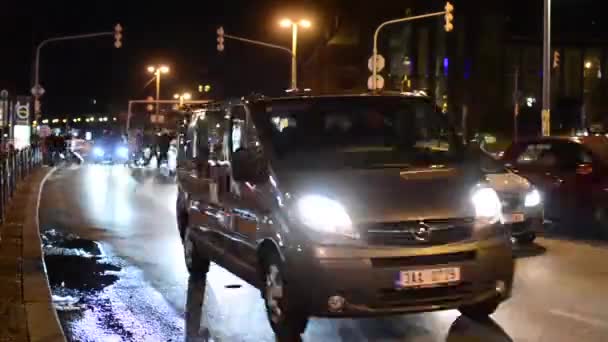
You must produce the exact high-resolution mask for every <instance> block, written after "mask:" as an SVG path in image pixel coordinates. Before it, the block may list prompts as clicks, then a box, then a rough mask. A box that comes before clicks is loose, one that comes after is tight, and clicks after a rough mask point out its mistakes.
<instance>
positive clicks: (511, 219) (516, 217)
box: [505, 213, 526, 223]
mask: <svg viewBox="0 0 608 342" xmlns="http://www.w3.org/2000/svg"><path fill="white" fill-rule="evenodd" d="M505 217H506V220H505V221H506V223H519V222H524V221H525V220H526V215H524V214H522V213H513V214H510V215H509V214H507V215H505Z"/></svg>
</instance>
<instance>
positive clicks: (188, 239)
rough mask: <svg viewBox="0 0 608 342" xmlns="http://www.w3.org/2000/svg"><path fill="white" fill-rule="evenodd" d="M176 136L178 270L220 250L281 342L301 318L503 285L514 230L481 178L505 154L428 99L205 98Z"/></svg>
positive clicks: (460, 305)
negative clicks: (458, 131) (491, 152)
mask: <svg viewBox="0 0 608 342" xmlns="http://www.w3.org/2000/svg"><path fill="white" fill-rule="evenodd" d="M216 123H217V124H216ZM183 134H184V135H185V139H179V140H180V142H182V145H181V146H180V148H179V151H180V156H179V160H178V170H177V174H178V184H179V192H178V200H177V221H178V228H179V230H180V235H181V236H182V237H183V241H184V252H185V260H186V265H187V268H188V270H189V271H190V273H191V274H193V275H201V274H204V273H205V272H207V270H208V268H209V263H210V261H213V262H216V263H217V264H219V265H220V266H222V267H225V268H226V269H228V270H229V271H231V272H233V273H234V274H236V275H238V276H239V277H241V278H243V279H245V280H246V281H248V282H250V283H251V284H253V285H254V286H256V287H258V288H259V289H260V291H261V294H262V296H263V298H264V299H265V304H266V310H267V314H268V319H269V321H270V325H271V326H272V328H273V330H274V332H275V333H276V335H277V336H278V338H279V339H290V338H294V336H297V335H299V334H301V333H302V332H303V331H304V329H305V327H306V324H307V321H308V318H309V317H310V316H324V317H356V316H370V315H372V316H374V315H386V314H400V313H411V312H421V311H434V310H443V309H459V310H460V311H461V312H462V313H463V314H465V315H468V316H470V317H474V318H479V317H485V316H487V315H489V314H491V313H493V312H494V311H495V310H496V308H497V306H498V305H499V304H500V303H501V302H502V301H504V300H506V299H507V298H509V296H510V294H511V287H512V281H513V272H514V262H513V256H512V250H511V241H510V235H509V233H508V229H506V228H505V226H504V225H503V224H502V223H501V218H502V210H501V203H500V199H499V197H498V195H497V193H496V191H495V190H493V189H492V187H491V186H490V185H489V183H488V182H487V180H486V172H495V171H496V170H492V168H491V166H492V165H498V166H497V167H500V164H498V163H496V161H495V160H493V159H491V158H489V157H488V156H487V155H485V154H483V153H481V151H479V149H470V150H469V149H467V148H465V146H464V145H463V144H462V143H461V142H460V139H459V138H457V137H456V135H455V134H454V131H453V130H452V127H450V126H449V125H448V123H447V120H446V119H445V117H444V116H443V115H442V114H440V113H437V112H435V111H434V109H433V106H432V102H431V101H430V100H429V99H428V98H425V97H420V96H418V97H415V96H402V95H352V96H319V97H295V96H294V97H288V98H279V99H269V98H258V99H249V100H247V101H244V102H238V103H231V104H224V105H220V104H216V105H214V106H211V107H209V109H208V110H207V111H203V112H202V114H199V115H194V116H193V118H192V120H191V121H190V124H189V125H188V128H187V131H185V132H183ZM219 137H221V138H219ZM209 142H214V143H213V144H210V143H209ZM182 151H183V153H182ZM482 164H484V165H485V166H484V167H482V166H481V165H482ZM488 168H490V170H487V169H488ZM484 169H485V170H486V171H485V172H484Z"/></svg>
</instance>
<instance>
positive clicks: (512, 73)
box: [302, 0, 608, 135]
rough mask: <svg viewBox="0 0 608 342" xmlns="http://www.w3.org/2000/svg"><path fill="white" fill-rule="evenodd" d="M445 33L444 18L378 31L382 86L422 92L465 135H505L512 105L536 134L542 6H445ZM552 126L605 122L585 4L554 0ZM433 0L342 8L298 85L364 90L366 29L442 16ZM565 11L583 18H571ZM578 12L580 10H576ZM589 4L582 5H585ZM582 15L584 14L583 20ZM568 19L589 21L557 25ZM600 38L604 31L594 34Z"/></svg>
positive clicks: (600, 47) (522, 124)
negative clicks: (448, 21)
mask: <svg viewBox="0 0 608 342" xmlns="http://www.w3.org/2000/svg"><path fill="white" fill-rule="evenodd" d="M452 3H453V4H454V7H455V12H454V16H455V19H454V30H453V31H452V32H449V33H448V32H445V30H444V27H443V25H444V18H443V16H440V17H437V18H432V19H423V20H419V21H412V22H408V23H402V24H395V25H392V26H387V27H385V28H384V29H382V31H381V32H380V35H379V40H378V41H379V45H378V46H379V48H378V50H379V53H380V54H382V55H383V56H384V57H385V59H386V67H385V69H384V70H382V72H381V75H382V76H383V77H384V79H385V81H386V82H385V89H390V90H403V91H407V90H412V89H416V90H425V91H426V92H427V93H429V94H430V95H432V96H433V98H434V99H435V101H436V104H437V105H438V106H439V107H440V108H442V109H443V110H444V111H446V112H449V113H450V115H452V116H453V117H454V119H455V120H457V121H458V122H461V123H462V128H463V130H466V131H467V133H468V134H472V132H476V131H491V132H495V133H499V134H500V133H502V134H504V135H512V134H513V132H514V130H515V128H514V126H515V120H514V117H515V115H514V114H515V105H516V103H517V105H518V109H519V110H518V113H519V116H518V120H517V122H518V127H519V131H520V133H521V134H522V135H529V134H538V132H540V109H541V107H540V106H541V99H542V96H541V86H542V20H543V17H542V1H539V3H538V4H531V3H530V2H529V1H509V2H507V1H493V2H488V1H486V2H482V1H473V0H453V1H452ZM554 4H555V7H554V11H555V14H554V18H555V21H554V29H553V49H552V57H553V58H552V59H553V60H552V63H554V65H553V67H552V82H551V85H552V87H551V94H552V127H553V129H554V131H555V132H559V131H562V130H568V129H570V128H572V127H574V126H589V125H590V124H592V123H597V122H602V121H604V120H605V118H606V117H607V116H608V107H607V101H606V100H605V99H608V96H606V95H608V84H607V81H606V80H605V76H606V75H604V74H603V68H604V67H605V65H606V63H608V59H607V57H608V49H607V48H606V46H607V44H606V43H608V36H606V37H602V34H601V32H605V31H603V28H604V27H606V25H605V24H603V23H600V22H596V21H595V19H593V18H592V17H590V16H589V15H588V13H589V8H591V7H592V3H591V2H586V1H585V0H582V1H579V2H578V5H577V4H574V5H572V3H571V2H570V1H566V0H562V1H561V2H560V1H559V0H556V1H554ZM444 5H445V3H444V2H442V1H431V2H429V1H418V0H411V1H399V2H396V1H383V2H382V5H378V6H376V7H375V8H374V9H373V10H370V7H369V4H356V3H352V4H349V6H348V7H347V8H343V9H342V12H339V13H338V14H336V17H335V20H334V21H333V22H332V23H329V25H330V26H331V27H332V29H333V34H332V35H331V37H330V38H329V39H327V41H326V42H324V44H323V45H322V46H321V47H320V48H318V49H316V50H315V51H314V52H313V53H312V54H311V56H310V57H309V58H308V60H307V61H306V62H305V63H304V65H303V66H302V69H303V70H302V71H303V73H302V74H303V81H304V85H305V87H310V88H312V89H313V91H316V92H320V93H335V92H345V91H346V92H364V91H366V90H367V79H368V77H369V76H370V71H369V70H368V69H367V60H368V58H369V57H370V56H371V51H372V37H373V33H374V30H375V28H376V27H377V26H378V25H379V24H380V23H381V22H383V21H385V20H389V19H394V18H399V17H406V16H411V15H418V14H424V13H430V12H437V11H442V10H443V6H444ZM571 6H577V7H576V8H578V9H579V10H581V11H582V13H583V16H576V18H570V15H569V14H570V12H571V8H572V7H571ZM581 6H582V7H583V8H580V7H581ZM585 6H588V8H585ZM584 13H587V14H584ZM572 20H577V21H581V22H585V23H586V22H591V21H593V24H592V25H587V26H585V25H574V24H572V25H570V26H568V25H565V24H563V23H565V22H566V23H570V21H572ZM603 36H605V35H603Z"/></svg>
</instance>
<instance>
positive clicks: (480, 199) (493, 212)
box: [471, 187, 502, 224]
mask: <svg viewBox="0 0 608 342" xmlns="http://www.w3.org/2000/svg"><path fill="white" fill-rule="evenodd" d="M471 201H472V202H473V206H474V207H475V217H476V218H477V219H478V220H482V221H484V222H487V223H490V224H493V223H496V222H498V221H500V220H501V219H502V203H500V199H499V198H498V194H497V193H496V191H494V189H492V188H488V187H480V188H478V189H476V190H474V191H473V194H472V196H471Z"/></svg>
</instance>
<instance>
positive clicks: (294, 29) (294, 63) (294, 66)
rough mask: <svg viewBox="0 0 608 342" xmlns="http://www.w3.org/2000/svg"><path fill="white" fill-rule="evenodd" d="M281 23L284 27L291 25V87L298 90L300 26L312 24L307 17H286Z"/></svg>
mask: <svg viewBox="0 0 608 342" xmlns="http://www.w3.org/2000/svg"><path fill="white" fill-rule="evenodd" d="M279 25H281V27H283V28H289V27H291V89H292V90H296V89H298V76H297V75H298V57H297V53H298V26H301V27H302V28H310V27H311V26H312V24H311V22H310V20H307V19H301V20H300V21H293V20H291V19H288V18H285V19H282V20H281V21H280V22H279Z"/></svg>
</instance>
